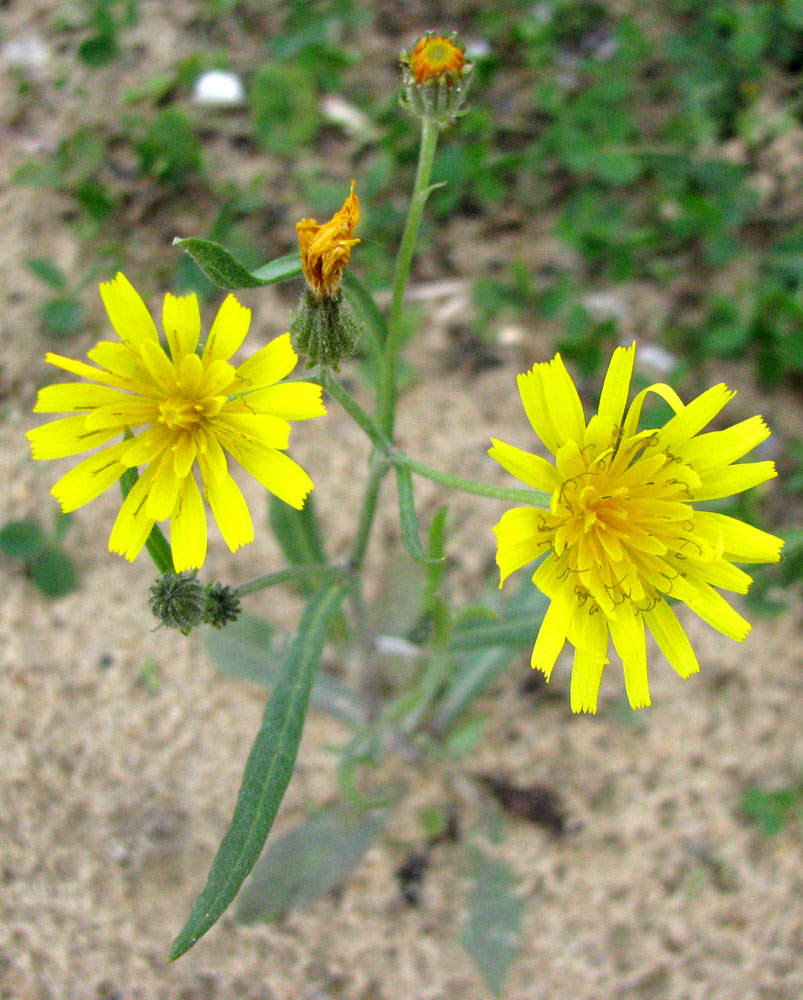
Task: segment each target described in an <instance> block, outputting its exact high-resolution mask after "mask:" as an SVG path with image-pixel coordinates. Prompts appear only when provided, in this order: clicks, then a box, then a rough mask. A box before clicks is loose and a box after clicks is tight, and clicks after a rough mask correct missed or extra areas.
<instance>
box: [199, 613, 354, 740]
mask: <svg viewBox="0 0 803 1000" xmlns="http://www.w3.org/2000/svg"><path fill="white" fill-rule="evenodd" d="M282 638H284V637H283V636H282V637H281V638H280V637H278V636H277V634H276V630H275V629H274V628H273V626H271V625H270V624H269V623H268V622H266V621H263V620H262V619H261V618H258V617H257V616H256V615H251V614H248V612H245V611H244V612H242V613H241V614H240V617H239V618H238V619H237V621H236V622H231V624H229V625H227V626H226V628H223V629H212V628H210V629H208V630H206V635H205V643H204V645H205V646H206V651H207V653H208V654H209V656H210V657H211V659H212V661H213V662H214V664H215V666H217V667H218V668H219V669H220V670H222V671H223V672H224V673H227V674H230V675H231V676H233V677H240V678H242V679H243V680H246V681H251V682H252V683H253V684H259V685H261V686H262V687H267V688H271V687H273V685H274V684H275V683H276V673H277V671H276V668H275V663H276V661H277V660H279V658H280V655H281V652H280V646H281V639H282ZM310 703H311V704H312V705H314V706H315V708H317V709H320V711H322V712H328V714H329V715H333V716H334V717H335V718H337V719H340V720H341V721H342V722H345V723H346V724H347V725H349V726H360V725H363V724H364V723H365V713H364V711H363V709H362V708H361V707H360V704H359V702H358V700H357V698H356V697H355V695H354V693H353V692H352V691H351V689H350V688H347V687H346V686H345V685H343V684H341V683H340V682H339V681H337V680H336V679H335V678H334V677H332V676H330V675H329V674H327V673H326V672H324V671H321V672H320V673H319V674H318V676H317V677H316V678H315V683H314V684H313V686H312V692H311V693H310Z"/></svg>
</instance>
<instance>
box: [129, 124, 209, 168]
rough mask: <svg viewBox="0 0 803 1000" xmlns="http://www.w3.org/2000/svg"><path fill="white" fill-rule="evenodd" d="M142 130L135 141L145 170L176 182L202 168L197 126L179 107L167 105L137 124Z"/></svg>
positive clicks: (136, 149) (135, 146) (140, 164)
mask: <svg viewBox="0 0 803 1000" xmlns="http://www.w3.org/2000/svg"><path fill="white" fill-rule="evenodd" d="M132 124H134V127H135V129H136V131H140V132H141V133H142V134H141V135H140V137H139V138H138V139H135V141H134V149H135V151H136V154H137V157H138V159H139V166H140V170H141V171H142V173H144V174H147V175H149V176H151V177H153V178H155V179H156V180H157V181H160V182H162V183H167V184H170V185H173V186H178V185H181V184H185V183H186V182H187V181H188V180H190V179H192V178H193V177H195V176H197V175H199V174H200V173H201V172H202V157H201V147H200V145H199V143H198V140H197V139H196V137H195V129H194V127H193V125H192V123H191V121H190V119H189V118H188V117H187V115H186V114H185V113H184V112H183V111H181V110H180V109H179V108H166V109H165V110H164V111H160V112H159V113H158V114H157V115H156V117H155V118H154V119H153V120H152V121H150V122H148V123H147V124H145V126H144V128H142V126H140V127H139V128H136V125H135V123H133V122H132Z"/></svg>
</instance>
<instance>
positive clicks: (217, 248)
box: [173, 236, 301, 292]
mask: <svg viewBox="0 0 803 1000" xmlns="http://www.w3.org/2000/svg"><path fill="white" fill-rule="evenodd" d="M173 246H176V247H181V249H182V250H184V252H185V253H188V254H189V255H190V257H192V259H193V260H194V261H195V263H196V264H197V265H198V267H200V269H201V270H202V271H203V272H204V274H205V275H206V276H207V278H209V280H210V281H211V282H212V283H213V284H215V285H217V286H218V287H219V288H225V289H227V290H228V291H230V292H233V291H236V290H237V289H238V288H261V287H262V286H263V285H275V284H277V283H278V282H280V281H289V280H290V279H291V278H297V277H298V276H299V275H300V274H301V258H300V257H299V255H298V254H288V255H287V256H286V257H277V258H276V260H272V261H270V263H268V264H265V265H264V266H263V267H258V268H257V269H256V270H255V271H250V270H249V269H248V268H247V267H246V266H245V265H244V264H241V263H240V262H239V260H237V258H236V257H234V256H233V255H232V254H230V253H229V251H228V250H227V249H226V248H225V247H223V246H221V245H220V244H219V243H215V242H213V241H212V240H202V239H199V238H198V237H197V236H188V237H187V238H186V239H182V238H181V237H179V236H177V237H176V238H175V239H174V240H173Z"/></svg>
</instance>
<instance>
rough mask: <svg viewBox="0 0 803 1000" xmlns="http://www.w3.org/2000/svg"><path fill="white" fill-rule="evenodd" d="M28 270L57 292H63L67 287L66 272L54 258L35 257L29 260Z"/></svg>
mask: <svg viewBox="0 0 803 1000" xmlns="http://www.w3.org/2000/svg"><path fill="white" fill-rule="evenodd" d="M27 265H28V270H29V271H31V272H32V273H33V274H35V275H36V277H37V278H38V279H39V280H40V281H43V282H44V283H45V284H46V285H49V286H50V287H51V288H54V289H55V290H56V291H57V292H63V291H64V289H65V288H66V287H67V279H66V278H65V277H64V272H63V271H62V270H61V268H60V267H59V266H58V264H56V263H54V262H53V261H52V260H48V258H47V257H34V258H32V259H31V260H29V261H28V262H27Z"/></svg>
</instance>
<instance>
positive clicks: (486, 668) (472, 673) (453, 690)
mask: <svg viewBox="0 0 803 1000" xmlns="http://www.w3.org/2000/svg"><path fill="white" fill-rule="evenodd" d="M511 657H512V653H511V652H510V650H509V649H505V648H503V649H498V648H497V649H480V650H477V651H476V652H475V653H473V654H472V655H471V656H469V657H468V658H466V659H461V661H460V667H459V669H456V670H455V671H454V673H453V679H452V682H451V684H450V685H449V686H448V687H447V689H446V691H445V692H444V694H443V696H442V697H441V698H440V700H439V702H438V706H437V709H436V712H435V715H434V718H433V720H432V726H433V729H434V730H435V731H436V732H437V733H445V732H448V730H449V729H450V728H451V726H452V724H453V723H454V722H455V721H456V720H457V719H458V718H459V717H460V716H461V715H462V714H463V712H464V711H465V710H466V709H467V708H468V707H469V705H471V704H472V702H474V701H475V700H476V699H477V698H478V697H479V696H480V695H481V694H482V693H483V691H485V690H486V688H488V687H490V685H491V684H493V682H494V681H495V680H496V679H497V678H498V677H501V676H502V674H503V673H504V672H505V670H507V668H508V667H509V666H510V660H511Z"/></svg>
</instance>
